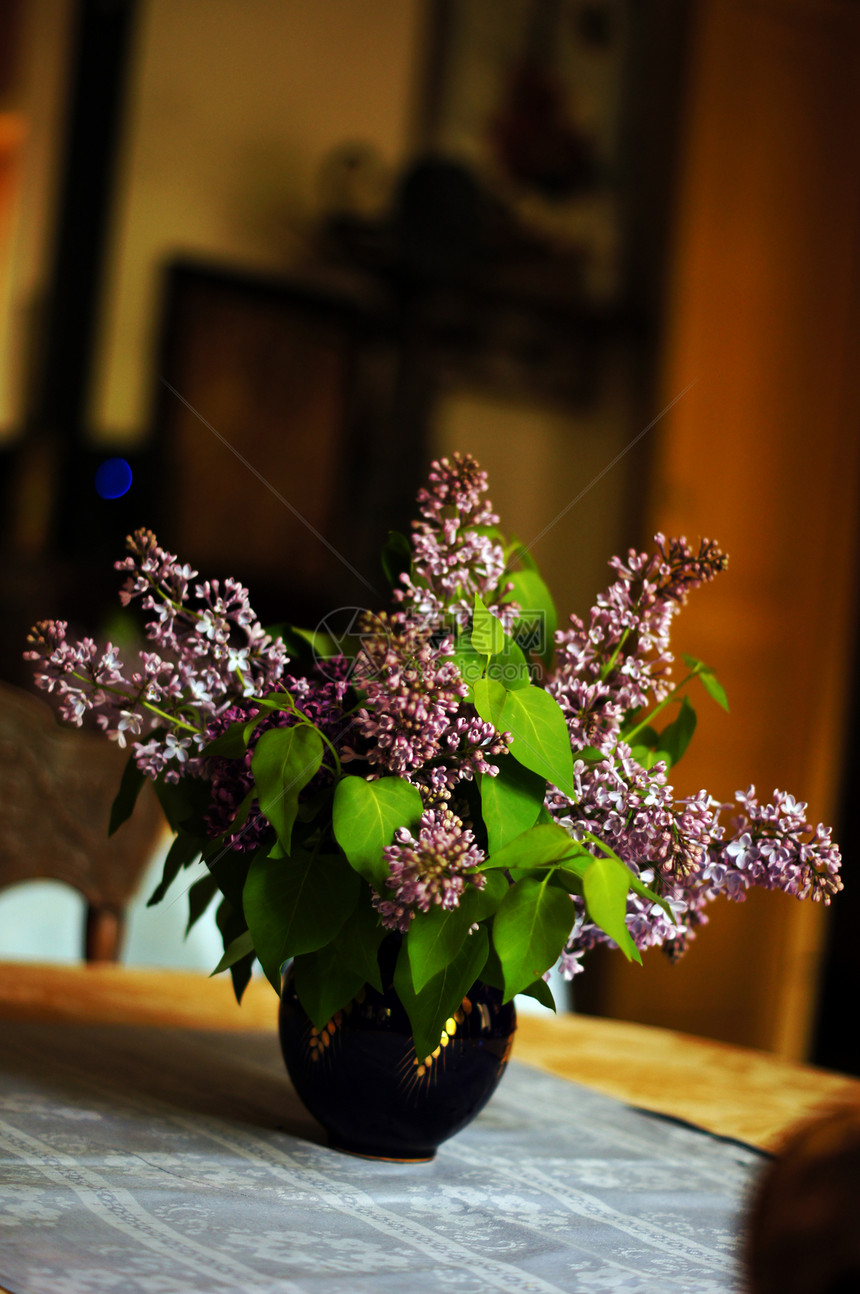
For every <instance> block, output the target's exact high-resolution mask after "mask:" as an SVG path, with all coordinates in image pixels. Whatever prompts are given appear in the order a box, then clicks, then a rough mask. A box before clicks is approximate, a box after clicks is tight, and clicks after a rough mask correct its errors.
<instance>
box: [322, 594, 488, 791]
mask: <svg viewBox="0 0 860 1294" xmlns="http://www.w3.org/2000/svg"><path fill="white" fill-rule="evenodd" d="M362 648H363V650H362V654H361V655H360V656H359V658H358V661H357V662H356V666H355V669H354V671H353V675H352V682H353V684H354V686H355V687H356V688H358V689H359V691H361V692H363V693H364V704H363V705H362V706H361V708H360V709H359V710H358V711H357V713H356V715H355V723H354V728H355V733H356V740H355V743H354V744H351V745H350V746H348V747H345V748H344V750H343V759H344V761H345V762H348V761H351V760H356V759H363V760H366V761H367V762H368V763H369V764H370V765H371V767H372V768H373V769H374V770H378V771H379V772H380V773H382V772H390V773H395V774H397V775H398V776H401V777H409V778H410V779H411V780H413V781H416V782H417V783H419V784H425V785H432V786H437V787H438V786H442V785H444V786H448V787H450V786H453V785H454V784H456V782H458V781H459V780H460V779H461V778H467V779H468V778H472V777H473V776H474V774H475V773H476V772H480V773H488V774H489V775H490V776H493V775H494V774H495V773H496V772H498V768H497V766H496V765H494V764H492V763H491V762H490V761H491V759H492V757H493V756H494V755H500V754H503V753H504V752H505V751H506V749H507V745H506V742H505V740H504V738H503V737H502V736H500V735H499V734H498V733H497V732H496V731H495V729H494V728H493V727H492V725H490V724H488V723H485V722H484V720H482V719H480V718H478V716H477V715H476V714H475V713H474V711H472V710H471V707H465V706H464V702H465V699H466V697H467V696H468V691H469V689H468V686H467V684H466V683H465V682H464V681H463V679H462V677H461V676H460V672H459V670H458V669H457V666H456V665H455V663H454V661H453V660H452V659H451V652H452V650H453V644H452V641H451V639H450V638H443V639H442V641H441V642H440V643H438V644H436V643H434V642H433V640H432V638H431V636H430V634H429V633H428V630H427V629H426V627H424V626H422V625H419V624H418V623H417V622H416V621H414V620H408V619H407V618H406V617H405V616H404V615H403V614H402V613H395V614H394V615H392V616H387V615H380V616H374V617H368V619H367V620H366V622H365V624H364V627H363V632H362Z"/></svg>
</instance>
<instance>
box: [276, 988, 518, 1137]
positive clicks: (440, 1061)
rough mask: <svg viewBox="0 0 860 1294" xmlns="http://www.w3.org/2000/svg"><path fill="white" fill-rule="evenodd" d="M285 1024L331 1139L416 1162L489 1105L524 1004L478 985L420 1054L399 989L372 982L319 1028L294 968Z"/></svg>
mask: <svg viewBox="0 0 860 1294" xmlns="http://www.w3.org/2000/svg"><path fill="white" fill-rule="evenodd" d="M278 1029H279V1033H280V1039H281V1050H282V1052H283V1055H284V1061H285V1063H286V1066H287V1072H288V1073H289V1075H290V1078H291V1079H292V1082H293V1086H294V1087H295V1089H296V1091H297V1093H298V1095H299V1097H300V1098H301V1100H302V1101H303V1103H304V1105H305V1106H306V1107H307V1109H308V1110H309V1111H310V1113H311V1114H312V1115H313V1116H314V1118H315V1119H317V1120H318V1121H319V1122H320V1123H321V1124H322V1126H323V1127H324V1128H325V1129H326V1132H327V1133H328V1137H329V1143H330V1144H331V1145H332V1146H333V1147H335V1148H336V1149H338V1150H345V1151H349V1152H350V1153H352V1154H356V1155H364V1156H367V1157H368V1158H372V1159H389V1160H401V1161H416V1160H427V1159H432V1158H433V1156H434V1155H435V1153H436V1148H437V1146H438V1145H439V1144H440V1143H441V1142H443V1141H445V1140H447V1138H448V1137H452V1136H453V1135H454V1133H455V1132H459V1131H460V1129H461V1128H463V1127H465V1125H466V1124H467V1123H469V1122H470V1120H472V1119H473V1118H474V1117H475V1115H476V1114H478V1113H479V1111H480V1110H482V1109H483V1107H484V1106H485V1105H486V1103H487V1101H488V1100H489V1099H490V1097H491V1096H492V1094H493V1092H494V1091H495V1089H496V1087H497V1085H498V1082H499V1080H500V1078H501V1077H502V1074H503V1073H504V1070H505V1065H506V1064H507V1060H508V1056H509V1055H510V1051H511V1044H512V1042H513V1036H514V1032H515V1030H516V1012H515V1010H514V1005H513V1003H512V1002H508V1003H507V1004H505V1005H502V994H501V992H500V991H499V990H498V989H494V988H488V987H487V986H486V985H484V984H480V983H478V984H475V985H473V987H472V988H471V989H470V990H469V992H468V993H467V995H466V997H464V998H463V1001H462V1004H461V1005H460V1006H459V1007H458V1008H457V1010H456V1011H455V1012H454V1014H453V1016H452V1017H451V1018H450V1019H449V1020H448V1021H447V1022H446V1028H445V1032H444V1033H443V1035H442V1038H441V1041H440V1045H439V1046H438V1047H437V1048H436V1050H435V1051H434V1053H433V1055H432V1056H427V1057H418V1056H416V1054H415V1047H414V1046H413V1042H412V1034H411V1032H410V1028H409V1020H408V1018H407V1016H406V1012H405V1011H404V1009H403V1007H402V1005H401V1003H400V1000H399V999H398V997H397V996H396V994H395V992H394V989H393V988H392V987H390V986H388V985H386V987H385V991H384V992H383V993H377V992H376V990H375V989H373V988H370V987H369V986H367V987H365V989H364V990H363V991H362V992H361V993H360V994H359V995H358V997H357V998H354V999H353V1001H352V1002H350V1003H349V1005H348V1006H346V1007H345V1008H344V1009H343V1010H342V1011H338V1012H337V1013H336V1014H335V1016H334V1017H333V1018H332V1019H331V1020H330V1021H329V1022H328V1024H327V1025H326V1026H325V1028H324V1029H322V1030H318V1029H316V1028H315V1027H314V1025H313V1024H312V1023H311V1021H310V1020H309V1018H308V1016H307V1015H306V1014H305V1012H304V1009H303V1008H302V1006H301V1004H300V1003H299V1000H298V998H297V997H296V993H295V989H294V987H293V980H292V974H291V972H290V971H289V970H288V971H287V973H286V974H285V976H284V982H283V986H282V996H281V1007H280V1014H279V1018H278Z"/></svg>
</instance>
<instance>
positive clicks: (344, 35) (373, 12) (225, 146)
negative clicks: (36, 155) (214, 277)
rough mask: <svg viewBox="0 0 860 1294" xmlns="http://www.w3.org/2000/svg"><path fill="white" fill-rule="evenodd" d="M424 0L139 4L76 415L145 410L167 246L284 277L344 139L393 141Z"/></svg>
mask: <svg viewBox="0 0 860 1294" xmlns="http://www.w3.org/2000/svg"><path fill="white" fill-rule="evenodd" d="M423 22H424V3H423V0H397V3H395V4H392V3H391V0H313V2H312V3H308V2H307V0H279V2H278V3H276V4H273V3H272V0H182V3H181V4H177V3H176V0H144V3H143V4H142V9H141V15H140V29H139V33H138V49H137V56H136V66H135V68H134V71H133V73H132V77H131V85H130V98H129V106H128V122H127V129H126V141H127V142H126V144H125V146H124V148H123V160H122V175H121V178H120V182H119V186H118V195H117V207H116V213H115V220H114V228H113V233H112V237H111V240H110V250H109V267H108V273H107V279H106V286H105V292H104V300H103V304H102V320H103V323H102V329H101V331H102V337H103V343H102V346H101V349H100V353H99V355H98V358H97V365H96V375H95V380H94V386H93V391H92V400H91V416H90V422H91V426H92V429H93V435H94V437H95V439H97V440H106V441H109V442H113V443H117V442H125V443H135V442H138V441H139V440H140V438H141V436H142V435H143V434H144V433H145V430H146V428H147V423H148V419H149V416H150V400H151V395H152V366H153V359H154V354H155V341H156V329H157V322H158V308H159V286H160V278H159V275H160V270H161V267H162V265H163V263H164V262H165V261H166V260H167V259H168V258H169V257H171V256H174V255H176V254H178V253H180V252H184V253H194V254H198V255H200V256H206V257H210V258H212V259H214V260H216V261H218V260H221V261H225V262H227V263H229V264H231V265H234V266H236V265H239V266H246V267H249V268H251V267H253V268H256V269H264V270H273V271H277V270H286V269H287V268H289V266H290V264H291V263H292V262H293V261H294V260H295V258H296V256H297V255H298V254H300V253H301V251H302V248H303V245H304V239H305V233H306V230H307V227H308V224H309V221H310V219H311V217H312V216H313V215H314V214H315V212H316V210H317V206H318V201H319V195H318V192H317V182H318V177H319V169H320V164H321V162H322V161H323V159H324V158H325V157H326V155H327V154H328V153H329V151H330V150H331V149H332V148H333V147H334V146H335V145H339V144H342V143H343V142H344V141H349V140H359V141H363V142H365V143H369V144H371V145H372V146H373V148H374V149H375V150H376V151H377V152H378V154H379V156H380V159H381V161H382V163H384V164H385V165H387V166H389V167H394V166H396V164H397V163H398V162H399V161H401V160H402V158H403V156H404V153H405V149H406V146H407V140H408V133H409V127H410V124H411V116H412V113H413V111H414V103H413V99H414V93H415V90H416V78H417V77H418V75H419V69H420V63H419V56H420V52H421V40H422V36H423V30H424V28H423Z"/></svg>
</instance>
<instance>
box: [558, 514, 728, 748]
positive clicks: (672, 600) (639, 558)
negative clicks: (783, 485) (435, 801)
mask: <svg viewBox="0 0 860 1294" xmlns="http://www.w3.org/2000/svg"><path fill="white" fill-rule="evenodd" d="M654 539H655V543H656V544H657V552H656V553H653V554H650V555H649V554H648V553H636V552H635V551H634V550H633V549H631V550H630V552H629V554H628V557H627V562H626V563H624V562H622V561H621V559H620V558H617V557H615V558H613V559H612V561H611V562H610V565H611V566H612V568H613V569H614V570H615V572H616V574H617V575H618V579H617V580H616V581H615V583H614V584H612V585H610V587H609V588H608V589H607V590H606V592H605V593H602V594H601V595H600V597H598V599H597V603H596V605H595V606H594V607H593V608H592V610H591V613H590V616H589V621H588V624H587V625H586V624H585V623H583V621H582V620H580V619H579V617H577V616H571V617H570V622H571V628H570V629H567V630H563V631H560V632H559V633H558V634H557V635H556V642H557V644H558V658H557V659H558V663H557V666H556V669H555V671H554V673H553V675H552V677H551V678H550V680H549V681H548V683H547V691H548V692H550V694H551V695H552V696H554V697H555V699H556V700H557V701H558V703H559V705H560V706H561V708H562V710H563V711H564V713H565V716H566V718H567V721H568V727H569V729H570V735H571V740H572V742H573V746H574V749H575V750H581V749H583V748H584V747H586V746H594V747H596V749H598V750H600V751H602V752H603V753H604V754H607V755H608V754H611V752H612V750H613V749H614V748H615V745H616V743H617V741H618V739H619V736H620V733H621V726H622V723H623V721H624V718H625V716H626V715H627V714H629V713H630V712H631V711H635V710H638V709H639V708H640V707H642V706H644V705H646V704H648V702H649V701H652V700H653V701H660V700H662V699H663V698H664V697H665V696H666V695H667V694H668V693H669V691H670V690H671V688H672V679H671V664H672V660H673V657H672V654H671V652H670V651H669V631H670V628H671V623H672V620H673V618H674V616H675V615H676V614H677V612H678V610H679V609H680V607H681V606H683V604H684V602H685V601H686V599H687V596H688V594H689V593H690V592H691V590H692V589H694V588H697V587H698V586H699V585H700V584H705V583H708V582H709V581H710V580H713V579H714V578H715V577H716V576H717V575H718V574H719V572H720V571H723V570H725V568H726V565H727V561H728V559H727V558H726V556H725V554H724V553H722V552H721V551H720V549H719V548H718V547H717V545H716V544H714V543H713V542H712V541H711V540H709V539H703V540H702V541H701V542H700V544H699V548H698V551H694V550H693V549H692V548H691V547H690V545H689V544H688V543H687V541H686V539H683V538H681V539H671V540H667V539H666V538H665V536H664V535H662V534H657V535H655V537H654Z"/></svg>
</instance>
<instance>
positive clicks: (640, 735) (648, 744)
mask: <svg viewBox="0 0 860 1294" xmlns="http://www.w3.org/2000/svg"><path fill="white" fill-rule="evenodd" d="M659 745H660V734H659V732H658V731H657V729H656V728H652V727H651V725H650V724H647V725H646V726H645V727H644V728H640V729H639V731H638V732H637V734H636V746H637V747H639V746H642V747H643V748H644V749H646V750H656V749H657V747H658V746H659ZM601 758H605V756H601Z"/></svg>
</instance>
